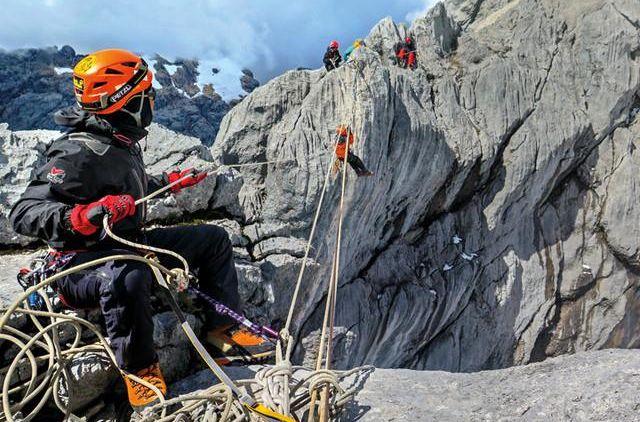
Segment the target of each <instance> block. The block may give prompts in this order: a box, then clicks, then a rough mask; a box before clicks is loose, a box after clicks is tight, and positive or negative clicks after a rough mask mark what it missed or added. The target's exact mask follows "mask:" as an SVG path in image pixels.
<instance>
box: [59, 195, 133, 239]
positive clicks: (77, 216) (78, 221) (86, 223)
mask: <svg viewBox="0 0 640 422" xmlns="http://www.w3.org/2000/svg"><path fill="white" fill-rule="evenodd" d="M135 213H136V201H135V199H133V196H131V195H107V196H105V197H104V198H102V199H100V200H98V201H96V202H92V203H90V204H86V205H84V204H78V205H76V206H75V207H73V209H72V210H71V214H70V215H69V221H70V222H71V228H72V229H73V231H76V232H78V233H80V234H83V235H85V236H90V235H92V234H94V233H95V232H96V231H97V230H98V227H102V220H103V219H104V216H105V215H108V216H109V222H110V223H111V225H113V224H116V223H117V222H119V221H121V220H123V219H125V218H127V217H129V216H132V215H134V214H135Z"/></svg>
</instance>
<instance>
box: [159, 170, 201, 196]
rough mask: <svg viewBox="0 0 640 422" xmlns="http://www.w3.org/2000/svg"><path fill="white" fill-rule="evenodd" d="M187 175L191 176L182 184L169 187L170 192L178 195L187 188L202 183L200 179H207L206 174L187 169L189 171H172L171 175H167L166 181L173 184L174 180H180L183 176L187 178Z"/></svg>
mask: <svg viewBox="0 0 640 422" xmlns="http://www.w3.org/2000/svg"><path fill="white" fill-rule="evenodd" d="M189 174H191V177H187V178H186V179H184V180H183V181H182V182H180V183H178V184H176V185H174V186H172V187H171V192H173V193H178V192H180V191H181V190H182V189H184V188H187V187H189V186H193V185H196V184H198V183H200V182H201V181H202V179H204V178H205V177H207V172H206V171H202V172H199V173H198V172H197V171H196V170H195V169H193V168H189V169H186V170H182V171H172V172H171V173H167V179H168V180H169V183H173V182H175V181H176V180H180V179H182V178H183V177H184V176H187V175H189Z"/></svg>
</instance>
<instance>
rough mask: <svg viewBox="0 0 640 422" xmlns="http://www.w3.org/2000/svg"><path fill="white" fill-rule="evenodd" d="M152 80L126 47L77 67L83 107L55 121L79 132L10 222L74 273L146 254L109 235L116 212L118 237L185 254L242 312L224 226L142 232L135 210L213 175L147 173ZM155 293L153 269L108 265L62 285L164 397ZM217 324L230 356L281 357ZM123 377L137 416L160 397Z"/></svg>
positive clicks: (59, 150)
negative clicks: (154, 196) (100, 319)
mask: <svg viewBox="0 0 640 422" xmlns="http://www.w3.org/2000/svg"><path fill="white" fill-rule="evenodd" d="M152 79H153V75H152V73H151V71H150V70H149V68H148V65H147V63H146V62H145V61H144V60H143V59H142V58H141V57H139V56H137V55H135V54H133V53H130V52H128V51H125V50H115V49H112V50H101V51H97V52H95V53H92V54H90V55H88V56H86V57H85V58H84V59H82V60H81V61H80V62H79V63H78V64H77V65H76V66H75V68H74V69H73V85H74V91H75V95H76V100H77V106H74V107H70V108H68V109H65V110H61V111H59V112H58V113H56V114H55V121H56V123H57V124H59V125H64V126H67V127H69V128H70V130H69V131H68V132H67V133H65V134H64V135H62V136H61V137H60V138H58V139H56V140H55V141H53V143H52V144H51V145H50V147H49V148H48V150H47V153H46V155H47V161H46V163H45V164H44V165H43V166H42V167H40V168H39V169H38V170H37V171H36V173H35V177H34V179H33V180H32V181H31V182H30V183H29V185H28V187H27V188H26V191H25V192H24V193H23V194H22V196H21V198H20V199H19V200H18V202H17V203H16V204H15V205H14V206H13V208H12V210H11V213H10V220H11V223H12V225H13V227H14V229H15V231H17V232H18V233H20V234H23V235H26V236H32V237H37V238H40V239H41V240H43V241H45V242H46V243H47V244H48V245H49V247H50V248H51V249H52V250H54V251H55V252H54V256H66V257H69V255H70V254H73V255H72V256H71V258H70V262H69V263H68V265H70V266H75V265H79V264H82V263H86V262H89V261H92V260H95V259H98V258H102V257H108V256H113V255H116V254H139V252H138V251H136V250H133V249H127V247H126V246H123V245H122V244H119V243H118V244H116V243H115V242H114V241H112V240H110V238H108V237H103V236H102V235H101V233H102V232H103V230H102V221H103V218H104V216H105V215H108V217H109V222H110V224H111V225H112V226H113V231H114V233H116V234H118V235H120V236H121V237H124V238H127V239H131V240H134V241H137V242H143V243H146V244H148V245H151V246H155V247H160V248H165V249H171V250H173V251H175V252H177V253H179V254H180V255H182V256H183V257H185V258H186V260H187V261H188V262H189V265H190V266H192V267H193V268H194V269H195V270H196V271H197V274H198V278H199V280H200V284H199V285H200V290H202V291H203V292H205V293H207V294H209V295H211V296H212V297H214V298H216V299H218V300H220V301H221V302H223V303H225V304H226V305H228V306H229V307H231V308H235V309H236V310H238V307H239V304H240V299H239V294H238V279H237V275H236V270H235V266H234V261H233V251H232V247H231V242H230V241H229V237H228V235H227V233H226V232H225V230H224V229H222V228H220V227H217V226H213V225H207V224H201V225H194V226H180V227H172V228H157V229H151V230H144V229H143V223H144V219H145V214H146V209H145V207H144V206H136V204H135V200H136V199H139V198H142V197H144V196H146V195H147V193H148V192H151V191H155V190H157V189H159V188H161V187H162V186H167V185H168V184H170V183H172V182H174V181H175V182H178V181H179V180H180V179H181V178H183V177H186V178H185V179H184V180H182V181H181V182H179V183H178V184H176V185H175V186H173V187H172V188H171V190H172V191H173V192H174V193H177V192H179V191H180V190H181V189H183V188H187V187H189V186H193V185H195V184H197V183H199V182H200V181H202V180H203V179H204V178H205V177H206V173H204V172H200V173H198V172H194V171H193V170H192V169H187V170H184V171H172V172H168V173H164V174H161V175H157V176H150V175H148V174H147V173H146V171H145V167H144V162H143V160H142V151H141V147H140V145H139V144H138V141H140V140H141V139H142V138H144V137H145V136H146V135H147V130H146V129H145V128H146V127H147V126H149V124H150V123H151V120H152V116H153V107H154V96H155V94H154V89H153V87H152ZM189 175H191V176H190V177H188V176H189ZM51 255H52V254H50V256H51ZM160 259H161V263H162V264H163V265H165V266H168V267H169V268H171V267H175V266H176V265H177V263H176V262H171V259H174V258H171V259H165V258H163V257H160ZM154 287H155V285H154V282H153V277H152V273H151V270H150V269H149V267H148V266H147V265H146V264H144V263H141V262H135V261H109V262H107V263H106V264H102V265H99V266H97V267H95V268H93V269H91V270H87V271H83V272H79V273H74V274H72V275H69V276H67V277H65V278H63V279H61V280H59V281H57V284H56V286H55V288H56V291H57V293H58V294H59V295H60V298H61V301H62V302H63V303H64V304H65V305H67V306H69V307H72V308H82V309H84V308H98V307H99V308H100V309H101V311H102V314H103V315H104V321H105V326H106V332H107V335H108V337H109V340H110V344H111V347H112V349H113V351H114V354H115V357H116V361H117V364H118V365H119V367H120V368H122V369H124V370H125V371H127V372H129V373H132V374H135V375H137V376H138V377H139V378H142V379H143V380H145V381H147V382H149V383H151V384H153V385H155V386H156V387H157V388H158V389H159V390H160V391H161V392H162V393H163V394H164V393H166V391H167V387H166V384H165V381H164V378H163V375H162V372H161V370H160V366H159V363H158V356H157V354H156V351H155V348H154V343H153V330H154V327H153V320H152V310H151V302H150V297H151V293H152V291H153V290H154ZM208 317H209V319H211V321H208V322H207V324H208V325H209V326H211V325H217V326H218V327H219V328H218V329H216V330H214V331H215V333H216V336H217V342H218V344H219V345H220V347H221V348H223V349H225V353H226V354H233V353H238V354H243V355H251V356H259V355H260V354H265V353H271V352H272V350H271V345H270V344H265V343H266V342H265V341H264V340H262V339H261V338H260V337H258V336H255V335H253V334H250V333H249V332H247V331H245V330H244V329H242V328H240V327H238V326H233V325H230V324H231V320H227V319H224V318H222V317H215V316H213V315H210V316H208ZM220 327H222V328H220ZM267 346H268V347H267ZM185 358H186V357H185ZM124 380H125V384H126V387H127V393H128V397H129V402H130V403H131V405H132V407H133V408H134V409H136V410H140V409H141V408H143V407H146V406H148V405H150V404H153V403H154V402H156V401H157V400H158V397H157V396H156V394H155V393H154V392H153V391H152V390H151V389H149V388H147V387H146V386H144V385H142V384H139V383H137V382H135V381H133V380H132V379H130V378H129V377H128V376H126V377H125V379H124Z"/></svg>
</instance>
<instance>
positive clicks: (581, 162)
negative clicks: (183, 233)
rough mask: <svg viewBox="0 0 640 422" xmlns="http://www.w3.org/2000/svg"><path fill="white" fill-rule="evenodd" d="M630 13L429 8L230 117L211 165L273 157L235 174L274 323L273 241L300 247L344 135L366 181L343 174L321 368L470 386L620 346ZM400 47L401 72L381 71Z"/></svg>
mask: <svg viewBox="0 0 640 422" xmlns="http://www.w3.org/2000/svg"><path fill="white" fill-rule="evenodd" d="M636 6H637V4H635V2H634V1H632V0H617V1H615V2H606V1H604V0H590V1H586V2H561V1H552V0H543V1H540V0H514V1H510V2H509V1H499V0H487V1H482V0H479V1H448V2H445V3H444V5H442V6H438V7H436V8H434V9H433V10H432V11H431V12H430V13H429V14H427V16H425V17H423V18H419V19H417V20H416V21H415V22H414V23H413V26H412V27H411V28H404V27H401V26H396V25H395V24H394V23H393V22H392V21H390V20H388V19H386V20H383V21H382V22H381V23H380V24H379V25H378V26H377V27H376V28H374V29H373V30H372V31H371V34H370V36H369V37H368V38H367V40H366V43H367V46H368V48H363V49H360V50H358V51H357V52H356V53H355V63H354V65H351V66H347V67H343V68H341V69H339V70H338V71H335V72H330V73H328V74H327V73H325V72H324V71H290V72H287V73H286V74H284V75H282V76H281V77H279V78H277V79H275V80H273V81H271V82H270V83H268V84H266V85H265V86H263V87H262V88H261V89H260V90H258V91H256V92H254V93H253V94H252V95H250V96H248V97H247V98H246V99H245V100H244V101H243V102H242V103H240V104H239V105H238V106H236V107H235V108H234V109H233V110H232V111H231V112H230V113H229V114H228V115H227V116H226V117H225V119H224V120H223V122H222V125H221V129H220V132H219V134H218V137H217V139H216V142H215V143H214V146H213V148H212V152H213V158H214V160H216V161H220V162H224V163H249V162H258V161H265V160H288V161H285V162H280V163H276V164H272V165H268V166H261V167H243V168H240V169H239V173H240V174H241V175H242V181H243V183H242V186H241V187H240V189H239V191H238V204H237V205H238V206H239V207H240V209H241V211H242V217H243V219H244V221H245V222H246V223H251V224H252V226H250V227H251V228H249V227H247V228H246V231H247V232H250V234H247V236H248V237H249V238H251V240H252V244H255V245H256V246H257V247H256V248H254V252H257V253H258V255H257V256H254V257H253V258H254V259H256V258H260V254H261V253H262V251H264V250H265V249H266V250H274V251H277V252H278V254H276V255H270V256H268V257H267V258H264V261H269V260H271V261H274V260H275V261H276V262H277V265H275V266H271V267H270V266H268V265H267V263H266V262H265V263H263V264H261V265H262V266H261V268H263V276H264V277H265V279H266V280H267V282H268V283H271V284H273V286H274V288H275V289H274V294H275V304H276V306H275V309H274V310H273V312H274V313H275V315H276V316H277V317H278V318H279V319H283V318H284V317H285V316H286V308H287V305H288V301H289V298H290V295H291V291H292V284H293V283H294V282H295V276H296V273H297V271H296V269H295V268H294V267H296V266H299V265H300V259H299V258H296V257H297V256H299V253H298V252H297V250H298V249H297V248H296V247H295V242H296V241H294V240H292V242H291V243H290V244H287V245H286V247H284V246H285V244H286V242H284V241H283V239H282V237H289V238H291V239H305V238H306V237H307V236H308V234H309V230H310V224H311V221H312V217H313V212H314V210H315V207H316V205H317V204H318V199H319V196H320V191H321V188H322V184H323V180H324V179H323V178H324V174H325V169H326V168H327V165H328V160H330V156H329V155H328V153H329V152H330V150H331V146H330V145H331V144H332V133H333V131H334V130H335V127H336V126H337V125H338V124H341V123H344V124H349V125H350V126H351V127H352V128H353V129H354V130H355V134H356V144H355V152H356V153H357V154H358V155H359V156H360V157H362V158H363V160H364V161H365V163H366V164H367V165H368V166H369V167H370V169H371V170H372V171H374V173H375V176H374V177H371V178H366V179H357V178H356V177H355V176H354V174H353V173H351V172H350V174H349V180H348V186H347V190H346V195H345V201H346V214H345V217H344V233H343V239H342V245H341V246H342V261H341V266H340V289H339V300H338V309H337V313H336V325H337V326H338V327H341V330H340V332H339V333H337V334H336V335H338V336H340V337H341V338H344V339H347V340H345V342H343V343H344V344H343V346H341V347H339V348H338V350H339V351H340V353H337V354H336V357H335V359H336V362H335V363H336V365H337V366H339V367H350V366H353V365H358V364H361V363H371V364H375V365H377V366H383V367H399V366H400V367H410V368H419V369H422V368H429V369H445V370H454V371H473V370H479V369H486V368H498V367H506V366H511V365H513V364H524V363H528V362H532V361H538V360H542V359H544V358H546V357H547V356H555V355H559V354H563V353H569V352H576V351H581V350H588V349H593V348H604V347H637V346H638V345H639V343H638V335H637V333H638V329H637V328H636V325H637V324H636V322H637V320H638V317H639V316H640V313H639V312H640V309H639V308H638V306H637V303H638V298H637V297H636V296H637V291H638V286H639V282H638V278H637V275H636V274H637V271H638V247H637V245H638V240H639V236H638V224H639V223H638V221H640V218H639V217H640V215H638V212H640V211H638V207H635V206H634V205H635V204H636V203H637V200H638V195H639V194H638V192H637V190H638V189H637V188H636V184H637V183H636V182H637V180H638V171H637V167H638V163H637V162H636V161H637V158H636V156H637V153H636V152H635V150H636V146H635V142H636V140H637V138H638V135H639V134H640V122H639V121H638V118H637V114H638V110H639V109H640V93H639V90H640V36H639V32H638V30H639V27H640V9H638V8H637V7H636ZM405 33H411V34H413V35H414V37H415V39H416V44H417V49H418V60H419V68H418V69H417V70H416V71H413V72H412V71H409V70H405V69H399V68H397V67H394V66H392V65H390V64H389V61H388V55H386V54H384V51H388V49H389V48H391V47H390V46H392V45H393V43H394V42H395V41H396V40H398V39H399V37H401V36H403V35H404V34H405ZM380 53H383V54H382V55H381V54H380ZM443 53H444V54H443ZM339 188H340V186H339V179H336V178H332V179H330V184H329V187H328V192H327V197H326V198H325V201H326V202H325V204H324V206H323V209H322V213H321V216H320V219H319V225H318V235H317V236H318V238H317V240H316V242H315V243H314V250H313V252H312V254H311V256H312V257H313V263H312V265H310V267H312V268H313V271H311V272H310V273H309V274H308V276H307V277H306V279H305V281H304V283H305V284H304V287H303V293H302V297H301V301H300V303H299V304H298V306H297V312H296V314H295V317H294V324H295V329H296V331H297V332H298V333H299V334H300V336H299V338H301V339H303V338H304V337H305V336H307V335H312V334H313V333H314V332H315V330H317V327H318V326H319V324H320V321H321V318H322V315H321V312H322V309H323V298H324V292H325V291H326V284H327V281H328V279H329V272H330V268H331V258H332V252H331V251H332V250H333V248H334V245H335V241H336V229H337V219H338V218H337V217H338V202H339ZM255 227H271V228H273V229H271V230H267V231H263V232H261V231H260V230H255ZM276 228H277V229H276ZM267 239H271V240H270V241H269V243H265V240H267ZM279 244H282V245H283V246H279ZM292 247H293V248H295V249H296V250H295V251H292V250H287V249H288V248H292ZM284 257H288V258H287V259H288V260H289V261H290V262H291V264H287V265H291V269H290V270H286V271H284V270H282V268H285V267H286V265H285V264H284V261H285V259H284ZM268 268H271V269H268ZM273 268H275V269H276V270H273ZM278 304H280V306H282V307H280V306H278ZM354 339H355V340H354ZM308 341H311V340H308ZM341 344H342V343H341ZM299 346H300V347H299V348H298V351H299V352H300V354H302V349H304V347H303V346H302V343H299ZM299 357H301V355H300V356H299Z"/></svg>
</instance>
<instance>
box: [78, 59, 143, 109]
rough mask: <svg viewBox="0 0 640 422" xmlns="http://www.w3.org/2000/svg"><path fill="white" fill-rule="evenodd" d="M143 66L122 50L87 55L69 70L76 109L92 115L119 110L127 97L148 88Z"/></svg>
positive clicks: (126, 100)
mask: <svg viewBox="0 0 640 422" xmlns="http://www.w3.org/2000/svg"><path fill="white" fill-rule="evenodd" d="M152 81H153V73H151V71H150V70H149V66H148V65H147V63H146V62H145V61H144V59H142V57H139V56H138V55H136V54H133V53H131V52H129V51H126V50H118V49H108V50H100V51H96V52H94V53H91V54H89V55H88V56H86V57H85V58H83V59H82V60H80V61H79V62H78V64H77V65H76V66H75V67H74V68H73V88H74V91H75V94H76V101H77V102H78V105H79V106H80V108H82V109H83V110H85V111H89V112H92V113H96V114H111V113H113V112H115V111H118V110H120V109H121V108H122V107H123V106H124V105H125V104H127V102H128V101H129V99H131V97H133V96H135V95H136V94H139V93H141V92H143V91H146V90H147V89H149V88H150V87H151V82H152Z"/></svg>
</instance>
